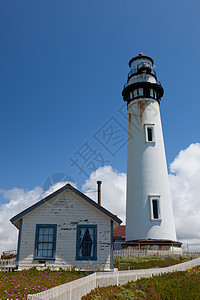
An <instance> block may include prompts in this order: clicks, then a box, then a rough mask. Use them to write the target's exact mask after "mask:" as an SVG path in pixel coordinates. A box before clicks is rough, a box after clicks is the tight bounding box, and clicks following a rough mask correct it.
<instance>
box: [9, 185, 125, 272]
mask: <svg viewBox="0 0 200 300" xmlns="http://www.w3.org/2000/svg"><path fill="white" fill-rule="evenodd" d="M10 221H11V222H12V223H13V224H14V225H15V226H16V227H17V228H18V229H19V236H18V249H17V267H18V269H25V268H31V267H34V266H49V267H55V268H60V267H61V268H69V267H76V268H78V269H88V270H112V269H113V242H112V236H113V230H114V229H115V228H117V226H118V225H119V224H120V223H121V222H122V221H121V220H120V219H119V218H117V217H116V216H115V215H113V214H112V213H111V212H109V211H108V210H106V209H105V208H103V207H102V206H101V205H99V204H98V203H96V202H95V201H93V200H92V199H90V198H89V197H87V196H86V195H84V194H83V193H81V192H80V191H78V190H77V189H76V188H74V187H73V186H71V185H70V184H66V185H65V186H63V187H62V188H60V189H59V190H57V191H56V192H54V193H53V194H51V195H49V196H48V197H46V198H44V199H42V200H41V201H39V202H37V203H35V204H34V205H32V206H30V207H29V208H27V209H25V210H24V211H22V212H21V213H19V214H17V215H16V216H14V217H13V218H12V219H11V220H10Z"/></svg>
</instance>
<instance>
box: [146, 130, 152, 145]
mask: <svg viewBox="0 0 200 300" xmlns="http://www.w3.org/2000/svg"><path fill="white" fill-rule="evenodd" d="M147 135H148V142H152V141H153V135H152V127H148V128H147Z"/></svg>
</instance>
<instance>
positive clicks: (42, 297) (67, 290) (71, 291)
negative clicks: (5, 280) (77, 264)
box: [27, 273, 96, 300]
mask: <svg viewBox="0 0 200 300" xmlns="http://www.w3.org/2000/svg"><path fill="white" fill-rule="evenodd" d="M95 287H96V273H93V274H91V275H88V276H86V277H83V278H81V279H77V280H74V281H72V282H68V283H65V284H62V285H60V286H56V287H54V288H52V289H49V290H46V291H44V292H41V293H37V294H34V295H28V297H27V300H52V299H53V300H54V299H55V300H79V299H81V298H82V296H84V295H87V294H88V293H89V292H90V291H91V290H93V289H95Z"/></svg>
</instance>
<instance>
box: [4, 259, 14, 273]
mask: <svg viewBox="0 0 200 300" xmlns="http://www.w3.org/2000/svg"><path fill="white" fill-rule="evenodd" d="M15 269H16V258H10V259H7V258H6V259H0V272H8V271H13V270H15Z"/></svg>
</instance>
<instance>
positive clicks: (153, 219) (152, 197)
mask: <svg viewBox="0 0 200 300" xmlns="http://www.w3.org/2000/svg"><path fill="white" fill-rule="evenodd" d="M160 199H161V197H160V195H149V201H150V215H151V221H161V220H162V218H161V209H160V206H161V201H160ZM153 200H156V201H157V209H158V211H157V212H158V218H154V212H153Z"/></svg>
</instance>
